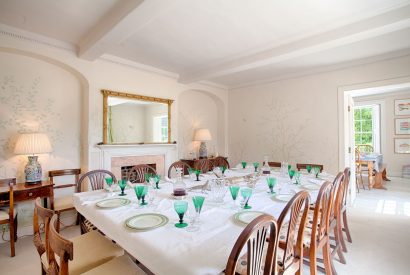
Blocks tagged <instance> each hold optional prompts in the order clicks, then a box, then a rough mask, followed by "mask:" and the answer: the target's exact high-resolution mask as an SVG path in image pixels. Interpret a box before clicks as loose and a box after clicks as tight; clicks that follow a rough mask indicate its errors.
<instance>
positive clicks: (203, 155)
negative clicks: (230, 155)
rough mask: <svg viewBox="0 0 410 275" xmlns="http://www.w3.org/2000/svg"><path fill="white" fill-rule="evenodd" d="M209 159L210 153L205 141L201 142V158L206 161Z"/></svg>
mask: <svg viewBox="0 0 410 275" xmlns="http://www.w3.org/2000/svg"><path fill="white" fill-rule="evenodd" d="M207 157H208V151H207V149H206V143H205V141H201V145H200V146H199V158H200V159H204V158H207Z"/></svg>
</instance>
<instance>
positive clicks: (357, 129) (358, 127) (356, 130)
mask: <svg viewBox="0 0 410 275" xmlns="http://www.w3.org/2000/svg"><path fill="white" fill-rule="evenodd" d="M360 124H361V123H360V121H355V122H354V130H355V132H361V131H362V129H361V126H360Z"/></svg>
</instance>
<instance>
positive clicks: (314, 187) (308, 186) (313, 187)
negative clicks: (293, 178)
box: [302, 184, 320, 190]
mask: <svg viewBox="0 0 410 275" xmlns="http://www.w3.org/2000/svg"><path fill="white" fill-rule="evenodd" d="M302 188H305V189H307V190H319V189H320V186H319V185H317V184H304V185H302Z"/></svg>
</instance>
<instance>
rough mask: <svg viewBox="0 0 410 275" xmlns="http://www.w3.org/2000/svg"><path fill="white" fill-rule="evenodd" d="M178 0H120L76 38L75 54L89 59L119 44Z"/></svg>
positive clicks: (97, 56)
mask: <svg viewBox="0 0 410 275" xmlns="http://www.w3.org/2000/svg"><path fill="white" fill-rule="evenodd" d="M178 1H179V0H169V1H163V0H149V1H144V0H127V1H120V2H118V4H117V5H116V6H115V7H114V8H113V9H112V10H110V11H109V12H108V14H107V15H105V16H104V17H103V18H102V19H101V20H100V21H99V22H98V23H97V24H96V25H95V26H94V27H93V28H92V29H91V30H90V31H89V32H88V33H87V35H86V36H85V37H84V38H83V39H82V40H81V41H80V43H79V51H78V56H79V57H80V58H83V59H86V60H90V61H93V60H95V59H97V58H99V57H100V56H102V55H103V54H105V53H107V52H108V51H109V49H110V48H111V47H112V46H115V45H118V44H120V43H121V42H122V41H124V40H125V39H127V38H129V37H130V36H131V35H133V34H134V33H136V32H138V30H139V29H141V28H142V27H144V26H145V25H146V24H148V23H149V22H151V21H152V20H153V19H155V18H156V17H157V16H159V15H160V14H162V13H163V12H166V11H167V10H168V9H169V8H170V7H172V6H173V5H174V4H175V3H177V2H178Z"/></svg>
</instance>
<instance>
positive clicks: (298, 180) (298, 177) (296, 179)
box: [294, 172, 302, 185]
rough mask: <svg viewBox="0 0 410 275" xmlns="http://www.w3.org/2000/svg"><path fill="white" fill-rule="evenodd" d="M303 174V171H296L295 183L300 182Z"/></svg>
mask: <svg viewBox="0 0 410 275" xmlns="http://www.w3.org/2000/svg"><path fill="white" fill-rule="evenodd" d="M301 176H302V173H300V172H296V173H295V176H294V177H295V184H298V185H299V184H300V178H301Z"/></svg>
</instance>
